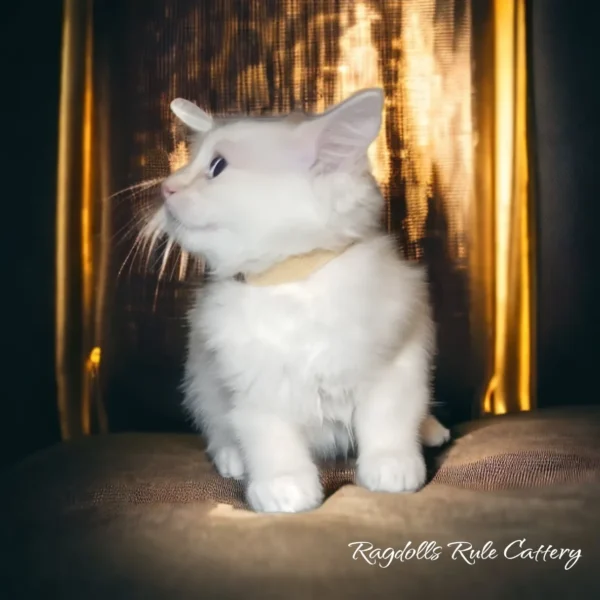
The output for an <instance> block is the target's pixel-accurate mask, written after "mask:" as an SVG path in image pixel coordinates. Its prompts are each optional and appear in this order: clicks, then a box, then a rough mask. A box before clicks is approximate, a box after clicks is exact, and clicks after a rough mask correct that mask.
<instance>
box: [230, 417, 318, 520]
mask: <svg viewBox="0 0 600 600" xmlns="http://www.w3.org/2000/svg"><path fill="white" fill-rule="evenodd" d="M231 417H232V423H233V425H234V428H235V433H236V437H237V439H238V440H239V443H240V446H241V448H242V452H243V455H244V463H245V464H246V466H247V469H248V478H247V483H248V485H247V490H246V497H247V500H248V503H249V504H250V506H251V507H252V508H253V509H254V510H256V511H258V512H289V513H295V512H302V511H306V510H311V509H313V508H316V507H317V506H319V505H320V504H321V503H322V501H323V489H322V487H321V482H320V479H319V472H318V469H317V467H316V465H315V464H314V463H313V461H312V459H311V455H310V451H309V447H308V443H307V441H306V439H305V436H304V435H303V432H302V430H301V428H300V427H299V426H298V425H296V424H294V423H291V422H289V421H287V420H286V419H285V418H283V417H281V416H279V415H275V414H270V413H268V412H262V411H261V410H260V409H258V408H253V409H250V408H245V409H235V410H234V411H233V412H232V415H231Z"/></svg>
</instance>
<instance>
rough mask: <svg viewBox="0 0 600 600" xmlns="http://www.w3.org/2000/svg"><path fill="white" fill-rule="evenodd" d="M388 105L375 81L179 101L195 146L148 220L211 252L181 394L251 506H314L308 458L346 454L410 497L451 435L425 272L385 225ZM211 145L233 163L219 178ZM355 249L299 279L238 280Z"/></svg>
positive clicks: (382, 484)
mask: <svg viewBox="0 0 600 600" xmlns="http://www.w3.org/2000/svg"><path fill="white" fill-rule="evenodd" d="M382 108H383V94H382V92H381V90H379V89H368V90H364V91H362V92H359V93H357V94H355V95H354V96H352V97H351V98H349V99H348V100H346V101H345V102H343V103H341V104H339V105H337V106H335V107H333V108H332V109H330V110H328V111H326V112H325V113H323V114H321V115H312V116H301V115H295V114H294V115H291V116H290V117H287V118H282V119H275V118H273V119H265V118H244V119H240V120H214V119H212V118H211V117H210V116H209V115H207V114H206V113H205V112H203V111H202V110H200V109H199V108H198V107H196V106H195V105H194V104H192V103H190V102H187V101H185V100H181V99H178V100H176V101H174V102H173V104H172V109H173V111H174V112H175V114H176V115H177V116H178V117H179V118H180V119H181V120H182V121H183V122H184V123H186V124H187V125H188V126H189V127H190V128H192V129H193V130H195V131H196V133H197V143H196V145H195V150H194V153H193V158H192V160H191V161H190V163H189V164H188V165H186V166H185V167H184V168H182V169H181V170H179V171H177V172H176V173H174V174H172V175H171V176H170V177H169V178H168V179H167V180H166V181H165V182H164V185H163V191H164V197H165V202H164V205H163V206H162V207H161V208H160V210H159V211H158V213H157V214H156V215H155V217H154V218H153V220H152V222H151V224H150V226H149V230H152V231H156V230H157V229H161V230H163V231H165V232H167V234H168V235H169V236H171V237H172V238H173V239H174V240H176V241H177V242H178V243H179V244H180V245H181V246H182V247H183V248H184V249H185V250H187V251H189V252H191V253H195V254H199V255H202V256H203V257H204V258H205V259H206V260H207V262H208V265H209V267H210V272H211V274H212V281H211V282H210V283H209V284H208V285H206V286H204V287H203V288H202V289H200V290H199V291H198V293H197V298H196V303H195V306H194V307H193V308H192V310H191V311H190V313H189V327H190V334H189V351H188V357H187V364H186V377H185V385H184V389H185V402H184V404H185V408H186V410H187V411H188V413H189V414H190V415H191V417H192V419H193V421H194V423H195V424H196V425H197V426H198V428H199V429H201V430H202V432H203V433H204V435H205V436H206V438H207V441H208V451H209V454H210V455H211V457H212V459H213V461H214V463H215V466H216V468H217V469H218V471H219V472H220V473H221V475H223V476H225V477H235V478H240V479H242V478H243V479H244V480H245V481H246V484H247V499H248V501H249V503H250V505H251V506H252V507H253V508H254V509H255V510H257V511H267V512H297V511H304V510H309V509H312V508H315V507H317V506H318V505H319V504H320V503H321V501H322V499H323V491H322V488H321V484H320V481H319V476H318V470H317V467H316V465H315V460H317V459H318V458H319V457H332V456H334V455H345V454H347V453H348V452H349V451H350V450H357V452H358V460H357V479H358V482H359V483H360V484H362V485H363V486H365V487H367V488H368V489H371V490H376V491H387V492H410V491H414V490H417V489H418V488H420V487H421V486H422V485H423V483H424V481H425V464H424V460H423V455H422V449H421V443H422V442H423V443H425V444H427V445H438V444H442V443H443V442H445V441H446V440H447V439H448V436H449V434H448V431H447V430H446V429H445V428H444V427H443V426H442V425H440V424H439V423H438V422H437V421H436V420H435V419H434V418H433V417H432V416H430V415H429V405H430V369H431V360H432V356H433V353H434V328H433V323H432V318H431V311H430V305H429V299H428V292H427V284H426V279H425V275H424V273H423V271H422V270H421V269H420V268H418V267H416V266H413V265H410V264H408V263H406V262H404V261H403V260H402V259H401V258H400V257H399V255H398V253H397V252H396V249H395V247H394V244H393V242H392V240H391V239H390V238H389V237H388V236H387V235H385V234H384V233H382V232H381V231H380V225H379V224H380V215H381V210H382V206H383V200H382V197H381V194H380V192H379V190H378V188H377V185H376V184H375V182H374V179H373V177H372V176H371V174H370V170H369V163H368V158H367V150H368V148H369V146H370V144H371V143H372V142H373V140H374V139H375V137H376V136H377V134H378V132H379V129H380V126H381V114H382ZM218 156H221V157H223V158H224V159H225V160H226V161H227V165H226V167H225V168H224V169H223V170H222V172H221V173H219V174H218V176H216V177H213V176H212V174H211V167H210V165H211V162H212V161H213V160H214V159H215V157H218ZM213 164H214V163H213ZM349 244H352V245H351V246H350V247H349V249H347V250H345V251H343V252H342V253H341V254H340V255H339V256H338V257H337V258H335V259H334V260H332V261H331V262H329V263H328V264H327V265H325V267H323V268H322V269H320V270H318V271H316V272H315V273H313V274H312V275H311V276H310V277H309V278H308V279H305V280H303V281H297V282H294V283H287V284H282V285H273V286H267V287H254V286H252V285H248V284H245V283H243V282H240V281H237V280H235V279H233V276H234V275H235V274H237V273H257V272H261V271H262V270H264V269H267V268H269V267H270V266H272V265H274V264H275V263H278V262H280V261H283V260H285V259H286V258H287V257H290V256H293V255H298V254H302V253H306V252H309V251H311V250H313V249H316V248H323V249H333V250H336V249H342V248H344V247H346V246H347V245H349Z"/></svg>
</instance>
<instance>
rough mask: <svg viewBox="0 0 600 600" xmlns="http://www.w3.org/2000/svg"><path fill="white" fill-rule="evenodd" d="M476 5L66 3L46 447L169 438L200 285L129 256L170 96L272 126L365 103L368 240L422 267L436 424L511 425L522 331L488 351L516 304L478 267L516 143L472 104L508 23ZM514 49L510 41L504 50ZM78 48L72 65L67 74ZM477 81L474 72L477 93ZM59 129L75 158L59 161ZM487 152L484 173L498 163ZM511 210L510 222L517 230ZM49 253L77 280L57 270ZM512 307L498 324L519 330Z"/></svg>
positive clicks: (166, 167)
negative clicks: (372, 132)
mask: <svg viewBox="0 0 600 600" xmlns="http://www.w3.org/2000/svg"><path fill="white" fill-rule="evenodd" d="M496 4H497V3H496ZM518 4H519V3H517V5H518ZM477 5H478V3H475V4H473V9H474V10H475V9H476V8H477V12H476V13H475V14H472V10H471V7H472V3H471V1H470V0H402V1H400V0H379V1H377V0H363V1H352V0H315V1H311V2H308V1H304V0H281V1H276V0H271V1H269V0H266V1H265V0H245V1H243V0H220V1H218V2H197V1H192V0H163V1H157V0H151V1H149V0H143V1H142V0H130V1H128V2H117V1H116V0H104V1H103V0H97V1H96V3H95V6H94V7H93V9H92V4H91V2H90V3H89V4H87V5H86V4H85V3H76V2H72V1H70V0H66V3H65V6H66V16H67V18H66V21H65V31H66V33H67V35H66V37H65V40H66V43H65V54H64V58H63V61H64V65H65V68H64V81H63V93H64V102H63V104H62V105H61V106H62V108H61V119H62V123H63V129H64V131H63V134H62V137H61V140H62V141H61V143H62V146H61V148H62V154H61V156H62V158H61V160H62V164H63V170H62V171H61V172H60V174H59V232H58V235H59V240H62V245H61V244H59V250H58V259H57V260H58V262H59V264H60V265H62V267H61V269H59V273H58V284H59V285H58V292H57V305H58V308H57V317H58V325H59V326H58V333H57V351H58V354H59V357H62V360H59V381H61V382H62V387H61V388H60V404H61V414H62V416H63V433H64V435H65V437H69V436H71V435H76V434H77V433H78V432H82V431H83V432H89V431H94V430H97V429H101V430H102V429H106V428H107V427H110V429H113V430H119V429H155V428H165V429H168V428H179V427H181V426H182V423H183V422H182V416H181V413H180V410H179V406H178V400H179V392H178V379H179V377H180V374H181V367H182V359H183V349H184V343H185V329H184V327H183V317H184V315H185V310H186V306H187V302H188V300H189V291H190V288H191V286H193V285H198V284H199V282H200V269H199V268H198V267H199V265H198V264H197V262H195V261H193V260H190V259H189V257H187V256H185V255H182V254H181V252H179V251H178V250H177V249H176V248H170V247H168V245H167V246H166V247H165V244H164V241H162V240H156V241H155V243H153V244H151V245H150V247H148V246H146V247H142V246H141V245H140V244H138V242H137V240H136V233H137V231H136V229H135V222H136V219H138V218H139V215H140V214H143V213H144V211H145V210H147V208H148V207H149V206H151V205H152V204H153V203H154V202H156V201H157V200H158V197H157V187H156V183H157V182H159V181H160V179H161V178H162V177H164V176H165V175H167V174H168V173H169V172H170V171H172V170H173V169H175V168H177V167H178V166H180V165H181V164H183V163H185V161H186V159H187V141H186V139H185V137H184V132H183V131H182V129H181V128H180V127H179V126H178V124H177V123H176V121H175V120H174V118H173V117H172V115H171V114H170V112H169V103H170V101H171V100H172V99H173V98H174V97H177V96H183V97H186V98H189V99H192V100H194V101H196V102H197V103H198V104H199V105H201V106H202V107H204V108H206V109H208V110H210V111H211V112H213V113H215V114H234V113H242V114H251V115H258V114H263V113H275V114H280V113H286V112H288V111H290V110H292V109H297V108H303V109H305V110H309V111H315V110H322V109H324V108H325V107H326V106H328V105H330V104H331V103H333V102H336V101H339V100H341V99H343V98H345V97H347V96H348V95H349V94H351V93H352V92H353V91H355V90H357V89H360V88H364V87H369V86H382V87H383V88H384V89H385V92H386V106H385V115H384V126H383V128H382V131H381V134H380V136H379V138H378V140H377V141H376V142H375V143H374V144H373V146H372V147H371V150H370V152H371V157H372V161H373V166H374V171H375V176H376V178H377V179H378V181H379V183H380V185H381V187H382V190H383V192H384V195H385V197H386V211H385V214H384V215H382V218H383V219H384V224H385V226H386V227H387V228H388V229H389V230H390V231H391V232H393V233H394V234H395V235H396V236H397V238H398V242H399V245H400V247H401V248H402V250H403V252H404V253H405V255H406V257H407V258H409V259H410V260H415V261H421V262H423V263H425V264H426V265H427V267H428V269H429V274H430V280H431V286H432V293H433V298H434V305H435V313H436V319H437V322H438V325H439V327H438V341H439V348H440V352H439V357H438V361H437V370H436V396H437V398H436V399H437V400H438V401H440V402H441V403H443V407H442V408H441V411H442V416H443V417H446V418H447V419H449V420H451V421H455V420H462V419H466V418H469V417H470V416H471V415H472V414H473V412H474V410H473V409H474V407H477V408H476V410H475V412H479V411H480V409H481V408H485V410H487V411H492V412H503V411H504V410H506V409H509V408H513V409H514V408H520V407H527V404H528V403H529V390H528V389H525V388H526V385H525V386H524V384H523V378H524V377H525V378H526V379H527V381H529V379H528V373H527V372H526V370H525V371H523V370H521V371H518V374H517V376H516V377H517V379H516V380H515V381H516V382H517V384H518V385H521V388H520V391H519V392H518V397H514V398H513V396H514V394H513V390H514V389H515V385H512V387H511V388H510V390H508V389H507V388H506V386H505V385H504V383H503V381H504V379H503V374H502V373H503V371H504V370H505V368H504V363H503V362H502V361H503V360H504V359H505V358H506V355H507V353H508V354H510V355H511V356H512V354H511V353H514V352H517V353H518V356H516V358H515V360H516V361H517V363H519V364H520V361H521V360H522V357H523V356H524V355H526V359H527V361H530V360H531V356H530V354H527V352H529V351H530V349H531V343H530V342H531V340H530V337H531V336H529V338H528V337H527V336H528V335H529V332H530V329H527V327H525V329H523V328H521V329H519V328H517V329H518V331H519V332H520V333H519V335H520V337H518V340H517V341H515V340H513V339H512V338H511V339H510V340H509V341H508V342H507V335H506V319H505V318H499V317H498V315H499V312H498V311H499V310H500V309H502V307H503V305H502V302H504V303H505V304H506V302H505V300H506V297H507V296H511V295H512V294H513V290H515V289H516V290H519V294H521V295H520V296H519V298H521V297H522V285H521V284H522V280H523V278H522V277H521V276H519V277H517V280H515V278H514V277H513V269H512V268H511V267H509V266H507V263H506V261H502V260H496V259H497V258H499V255H498V253H497V252H498V251H499V250H500V249H502V250H501V251H502V252H503V254H502V256H504V255H505V253H506V252H505V251H506V244H507V243H508V242H507V241H506V239H505V238H506V235H508V236H509V238H510V236H511V235H512V227H513V221H514V213H515V211H514V205H515V198H516V196H515V194H514V193H513V190H509V191H508V192H506V191H505V189H506V186H504V187H503V184H502V182H512V181H513V180H514V178H513V171H512V170H511V169H512V168H513V167H514V164H515V163H514V162H510V161H511V160H513V158H514V152H513V148H514V146H515V145H516V144H518V143H519V141H520V140H521V137H519V136H520V134H521V131H520V130H517V134H516V135H514V136H513V137H511V138H510V139H505V140H504V141H503V143H502V145H501V146H500V147H494V144H495V143H496V140H497V139H498V133H499V132H501V131H503V130H504V129H505V128H510V127H513V126H514V123H516V122H517V117H519V115H520V114H521V113H520V112H519V111H514V110H513V111H512V112H510V111H509V112H508V113H506V112H504V113H500V112H497V111H495V110H492V111H489V110H488V111H487V112H486V110H483V109H482V108H481V106H482V105H481V102H483V101H484V100H485V98H486V93H487V94H488V96H489V98H487V100H486V101H489V102H491V104H492V106H493V107H495V106H496V104H497V103H502V102H504V101H505V98H503V97H500V96H498V94H496V96H494V95H493V94H494V93H496V92H494V90H495V89H496V88H495V87H494V85H493V84H494V81H495V79H496V77H497V74H496V71H495V69H496V67H497V64H496V62H497V59H498V57H499V56H500V53H499V52H495V51H494V46H493V44H494V42H495V40H497V39H499V38H498V36H497V28H498V27H500V26H502V27H505V28H507V29H508V30H510V31H511V32H514V31H515V30H516V27H517V24H518V19H517V17H518V16H519V15H517V13H514V14H512V13H511V15H512V16H511V15H509V16H508V17H506V16H505V18H504V21H502V19H499V18H498V14H499V12H498V7H497V6H496V5H495V4H494V2H492V1H490V2H487V0H486V2H484V3H479V5H478V6H477ZM484 5H485V6H484ZM69 11H70V12H69ZM505 12H506V11H505ZM69 14H70V16H71V18H70V19H69V18H68V16H69ZM507 19H508V20H509V21H510V22H508V21H507ZM510 19H512V20H510ZM484 31H487V33H491V37H489V36H488V35H483V32H484ZM69 40H71V41H70V45H69V44H68V43H67V42H69ZM519 40H520V38H515V39H513V38H511V39H510V40H509V48H508V50H510V51H512V50H511V49H514V48H516V47H517V42H519ZM82 50H85V52H84V55H85V56H86V57H87V60H81V61H77V60H75V58H74V56H76V53H77V51H80V52H81V51H82ZM500 52H501V53H502V55H503V56H508V55H507V49H506V48H503V49H500ZM69 61H71V62H69ZM513 62H514V61H513ZM474 65H475V67H474ZM478 65H479V67H478ZM482 65H485V66H486V68H487V67H491V70H490V71H489V72H488V73H487V75H485V74H483V70H482ZM502 73H504V74H505V75H506V73H505V71H502ZM508 76H509V80H508V83H507V80H506V77H505V78H504V81H503V83H502V85H503V86H505V87H506V86H509V87H510V85H511V82H512V81H517V82H518V81H520V80H518V79H517V78H516V71H515V70H514V69H512V68H511V69H509V71H508ZM485 77H487V79H484V78H485ZM69 85H70V86H71V88H74V89H75V92H73V91H71V92H70V93H69V92H68V90H67V89H66V88H68V86H69ZM507 89H508V88H507ZM479 90H481V93H479ZM490 94H491V95H490ZM78 101H79V102H81V103H82V104H83V106H84V110H83V114H81V111H79V112H77V113H76V116H75V117H74V116H73V112H72V111H71V112H69V107H70V106H72V104H73V103H74V102H75V103H76V102H78ZM70 103H71V104H70ZM499 115H504V117H503V118H504V120H503V121H501V125H499V126H500V128H501V129H500V130H498V131H496V130H495V129H494V127H495V124H496V122H498V124H500V121H496V120H495V119H496V118H497V117H498V116H499ZM506 119H509V121H506ZM73 131H76V132H79V133H80V134H81V137H80V138H79V139H80V140H81V141H80V144H81V146H80V148H79V149H80V150H81V151H82V158H73V155H74V153H76V151H77V143H76V142H74V141H73V140H76V139H77V135H76V134H73ZM69 132H70V133H69ZM478 141H479V145H480V147H479V148H478V146H477V144H476V142H478ZM69 144H70V145H69ZM525 150H526V149H525ZM506 152H508V155H509V158H510V160H509V163H506V161H505V162H504V163H501V164H502V165H504V170H503V171H502V170H499V169H498V164H497V163H498V157H501V156H504V155H503V153H506ZM69 160H70V163H69V165H70V169H69V170H68V169H66V168H65V167H64V164H65V162H66V161H67V162H68V161H69ZM73 163H75V164H73ZM519 164H521V163H519ZM73 169H75V170H77V169H79V171H80V172H81V174H80V175H78V176H77V177H74V175H73V172H72V171H73ZM480 173H481V174H483V175H482V176H480ZM525 175H526V174H525ZM499 176H500V177H502V178H503V179H501V180H498V179H497V178H498V177H499ZM507 185H509V186H510V185H512V183H507ZM82 189H83V193H79V192H81V190H82ZM121 190H125V191H121ZM498 190H499V191H498ZM520 191H522V189H521V188H520ZM496 198H498V199H499V200H501V202H500V203H498V202H496ZM523 198H524V199H525V203H524V204H523V202H522V201H518V202H521V203H520V204H518V202H517V204H518V206H521V208H522V209H523V210H524V211H525V214H526V216H527V215H528V214H529V212H528V204H527V202H526V200H527V194H525V196H524V197H523ZM523 198H521V200H523ZM499 207H501V209H502V212H499V211H498V208H499ZM511 207H512V208H511ZM517 212H518V211H517ZM506 218H508V222H507V221H506ZM61 223H62V228H61ZM519 223H521V225H523V227H526V226H527V221H526V222H525V224H523V223H522V221H519ZM507 232H508V233H507ZM487 233H489V234H490V235H486V234H487ZM69 235H70V236H71V238H72V239H74V240H75V239H76V245H77V250H78V254H79V262H77V261H76V264H73V261H71V263H69V265H68V266H66V264H67V263H65V253H66V250H65V247H66V245H68V244H66V242H65V239H67V238H68V236H69ZM511 239H512V238H511ZM502 240H504V241H502ZM496 242H498V244H499V245H498V246H497V245H496ZM503 244H504V245H503ZM165 250H166V252H165ZM61 252H62V254H61ZM517 256H518V253H517ZM507 269H508V270H507ZM525 271H526V273H525V274H526V275H527V274H528V273H529V271H528V269H525ZM527 281H528V280H527ZM507 282H508V283H507ZM509 284H510V286H512V287H511V289H510V290H507V285H509ZM527 285H528V284H527ZM77 290H79V291H77ZM498 290H500V292H501V297H500V300H501V304H498V302H497V293H498ZM78 294H79V295H78ZM69 299H70V300H69ZM503 299H504V300H503ZM528 302H529V300H528V299H527V298H526V299H525V302H524V303H523V302H521V303H520V304H519V307H518V308H519V310H521V313H519V315H518V316H517V318H518V319H521V320H523V319H524V320H525V321H527V322H529V321H530V314H529V312H528V310H529V306H530V304H528ZM523 307H525V308H523ZM70 309H71V310H70ZM69 310H70V318H73V316H74V312H75V313H76V314H77V316H79V315H81V319H80V320H81V331H82V335H78V334H75V335H74V334H73V333H72V331H73V323H72V322H71V323H70V325H67V321H68V319H66V317H65V315H66V314H67V313H68V312H69ZM503 314H504V313H503ZM513 316H514V315H513ZM497 331H498V332H499V333H500V335H501V336H502V344H499V343H498V337H497V336H496V332H497ZM69 332H71V333H69ZM69 340H70V341H69ZM507 343H508V344H509V347H507V346H506V344H507ZM503 357H504V358H503ZM61 365H62V366H61ZM65 365H71V367H73V366H75V367H76V369H75V370H76V371H78V372H79V373H81V376H80V377H79V376H77V377H79V379H77V378H74V377H73V375H72V373H73V368H71V371H69V372H70V373H71V375H69V372H67V371H68V369H67V368H66V367H65ZM511 373H512V371H511ZM79 380H80V381H79ZM78 381H79V383H78ZM503 385H504V387H502V386H503ZM518 385H517V387H518ZM509 387H510V386H509ZM497 390H500V392H497ZM509 397H510V398H512V399H511V400H507V398H509ZM484 398H485V399H486V404H485V405H484ZM509 404H510V406H509Z"/></svg>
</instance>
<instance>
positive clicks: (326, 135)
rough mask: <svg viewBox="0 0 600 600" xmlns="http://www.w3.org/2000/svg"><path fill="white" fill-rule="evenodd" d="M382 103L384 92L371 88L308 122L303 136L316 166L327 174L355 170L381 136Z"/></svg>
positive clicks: (302, 133) (302, 127)
mask: <svg viewBox="0 0 600 600" xmlns="http://www.w3.org/2000/svg"><path fill="white" fill-rule="evenodd" d="M383 102H384V94H383V90H382V89H381V88H368V89H365V90H362V91H359V92H357V93H355V94H353V95H352V96H350V97H349V98H347V99H346V100H344V101H343V102H340V103H339V104H336V105H335V106H333V107H331V108H330V109H328V110H327V111H325V112H324V113H322V114H320V115H318V116H316V117H313V118H311V119H309V120H308V121H306V122H305V123H304V124H303V125H302V126H301V129H303V130H304V131H301V132H300V133H301V136H302V138H303V141H304V142H305V143H306V145H305V146H304V148H305V149H307V148H308V147H310V151H311V153H313V156H312V158H313V159H314V161H313V162H317V163H319V164H320V165H321V166H322V167H323V168H324V169H325V170H344V169H345V168H352V167H353V166H354V165H355V164H356V162H357V160H360V159H361V158H363V157H364V156H365V155H366V153H367V150H368V149H369V146H370V145H371V143H372V142H373V141H374V140H375V138H376V137H377V135H378V134H379V130H380V128H381V120H382V114H383Z"/></svg>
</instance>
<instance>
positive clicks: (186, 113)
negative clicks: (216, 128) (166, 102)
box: [171, 98, 213, 133]
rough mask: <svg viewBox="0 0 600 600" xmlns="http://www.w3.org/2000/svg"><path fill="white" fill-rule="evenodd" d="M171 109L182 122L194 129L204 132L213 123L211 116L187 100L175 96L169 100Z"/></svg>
mask: <svg viewBox="0 0 600 600" xmlns="http://www.w3.org/2000/svg"><path fill="white" fill-rule="evenodd" d="M171 110H172V111H173V113H174V114H175V116H176V117H177V118H178V119H179V120H180V121H181V122H182V123H184V124H185V125H187V126H188V127H189V128H190V129H193V130H194V131H198V132H200V133H204V132H205V131H208V130H209V129H210V128H211V127H212V125H213V120H212V117H211V116H210V115H209V114H208V113H205V112H204V111H203V110H202V109H201V108H199V107H198V106H196V105H195V104H194V103H193V102H190V101H189V100H184V99H183V98H175V100H173V102H171Z"/></svg>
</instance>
